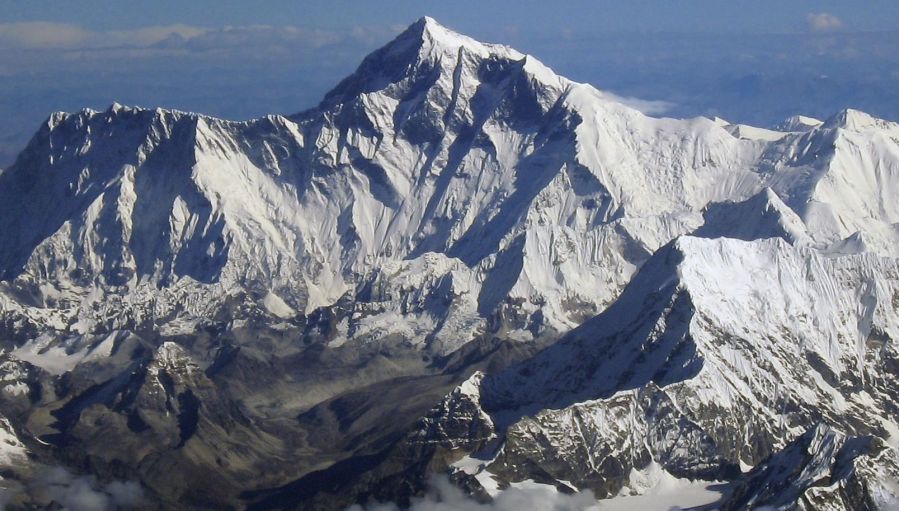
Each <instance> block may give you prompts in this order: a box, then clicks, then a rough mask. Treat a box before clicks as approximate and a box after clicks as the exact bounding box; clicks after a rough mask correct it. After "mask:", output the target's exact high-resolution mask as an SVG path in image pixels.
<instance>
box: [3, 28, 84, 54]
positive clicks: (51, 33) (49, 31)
mask: <svg viewBox="0 0 899 511" xmlns="http://www.w3.org/2000/svg"><path fill="white" fill-rule="evenodd" d="M90 38H91V32H90V31H88V30H85V29H83V28H81V27H79V26H77V25H70V24H67V23H51V22H47V21H29V22H21V23H0V45H3V46H11V47H15V48H23V49H47V48H70V47H72V46H77V45H80V44H84V43H85V42H86V41H87V40H89V39H90Z"/></svg>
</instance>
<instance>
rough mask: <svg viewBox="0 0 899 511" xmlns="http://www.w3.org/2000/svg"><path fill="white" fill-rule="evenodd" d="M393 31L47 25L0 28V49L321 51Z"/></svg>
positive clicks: (36, 23) (20, 24)
mask: <svg viewBox="0 0 899 511" xmlns="http://www.w3.org/2000/svg"><path fill="white" fill-rule="evenodd" d="M395 32H396V30H395V29H393V28H389V29H383V28H367V27H353V28H351V29H349V30H345V31H339V32H338V31H327V30H318V29H306V28H300V27H296V26H292V25H280V26H273V25H243V26H222V27H199V26H193V25H185V24H175V25H153V26H146V27H138V28H133V29H127V30H88V29H86V28H84V27H81V26H79V25H74V24H68V23H53V22H46V21H32V22H18V23H0V48H4V47H5V48H15V49H29V50H67V51H97V50H104V51H105V50H111V49H116V50H142V49H149V50H160V51H164V50H173V49H183V50H186V51H194V52H202V51H214V50H220V49H228V48H241V47H246V46H247V45H251V46H253V47H257V48H258V47H259V46H265V45H292V46H297V45H301V46H304V47H311V48H320V47H322V46H326V45H330V44H337V43H340V42H343V41H347V40H351V41H357V42H364V43H373V42H375V41H380V40H383V39H384V38H385V37H389V36H391V35H393V34H394V33H395Z"/></svg>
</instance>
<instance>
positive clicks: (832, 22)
mask: <svg viewBox="0 0 899 511" xmlns="http://www.w3.org/2000/svg"><path fill="white" fill-rule="evenodd" d="M805 19H806V22H807V23H808V28H809V29H810V30H812V31H814V32H828V31H831V30H838V29H840V28H842V27H843V20H841V19H840V18H838V17H836V16H834V15H833V14H830V13H826V12H819V13H814V12H810V13H809V14H808V16H806V18H805Z"/></svg>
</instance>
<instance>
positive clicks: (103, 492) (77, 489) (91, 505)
mask: <svg viewBox="0 0 899 511" xmlns="http://www.w3.org/2000/svg"><path fill="white" fill-rule="evenodd" d="M20 494H24V495H27V497H26V500H28V501H29V502H33V503H35V504H37V505H39V506H46V507H48V508H49V507H52V506H56V507H53V509H57V508H59V509H64V510H66V511H112V510H118V509H132V508H135V507H138V506H140V505H141V504H143V502H144V493H143V489H142V488H141V487H140V485H139V484H137V483H134V482H124V481H113V482H111V483H109V484H105V485H104V484H101V483H100V482H98V481H97V479H96V478H95V477H93V476H76V475H74V474H72V473H71V472H69V471H68V470H66V469H65V468H63V467H50V468H46V469H44V470H43V471H42V472H41V473H39V474H37V475H36V476H35V478H34V480H33V481H30V482H29V483H28V485H27V487H22V485H20V484H16V485H9V486H8V487H6V488H3V487H0V509H4V508H5V507H6V505H8V504H11V503H13V502H15V501H16V499H17V498H20V497H22V495H20Z"/></svg>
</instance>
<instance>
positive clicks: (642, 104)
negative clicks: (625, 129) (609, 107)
mask: <svg viewBox="0 0 899 511" xmlns="http://www.w3.org/2000/svg"><path fill="white" fill-rule="evenodd" d="M603 95H604V96H605V97H606V98H607V99H609V100H611V101H614V102H616V103H621V104H622V105H625V106H629V107H631V108H633V109H634V110H639V111H640V112H642V113H644V114H645V115H662V114H664V113H666V112H668V111H670V110H671V109H673V108H674V107H675V106H677V105H675V104H674V103H672V102H670V101H664V100H660V99H640V98H634V97H630V96H619V95H617V94H613V93H611V92H608V91H603Z"/></svg>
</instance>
